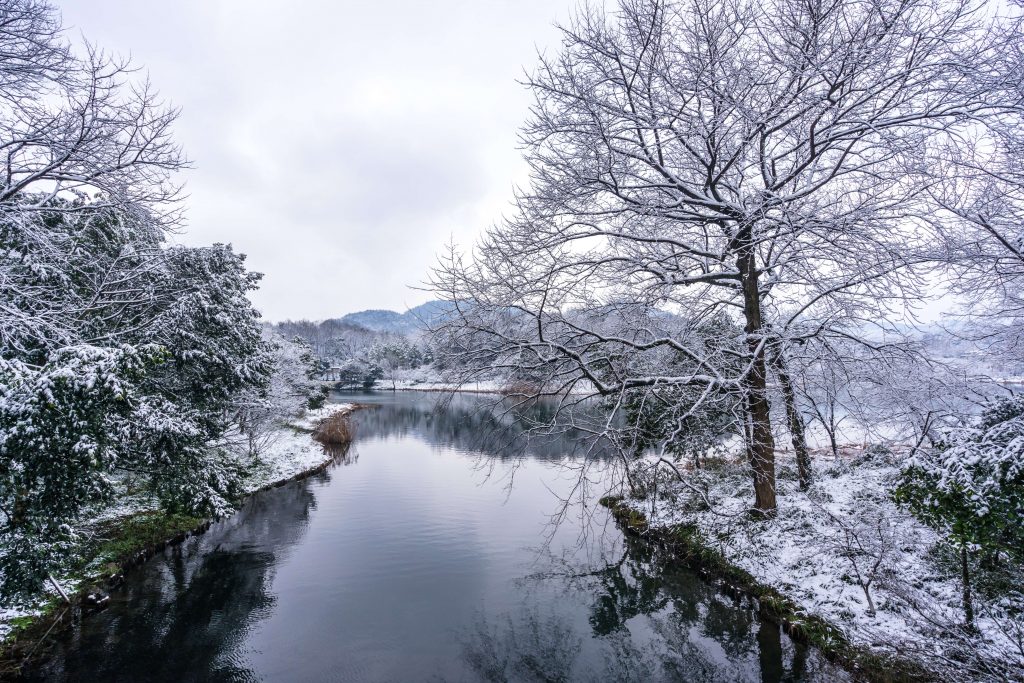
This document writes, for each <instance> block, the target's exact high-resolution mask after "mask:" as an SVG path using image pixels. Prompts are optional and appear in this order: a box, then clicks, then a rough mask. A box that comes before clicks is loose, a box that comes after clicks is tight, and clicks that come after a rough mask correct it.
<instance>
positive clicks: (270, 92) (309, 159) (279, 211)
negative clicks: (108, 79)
mask: <svg viewBox="0 0 1024 683" xmlns="http://www.w3.org/2000/svg"><path fill="white" fill-rule="evenodd" d="M60 6H61V8H62V10H63V15H64V23H65V25H66V26H67V27H69V28H71V29H72V30H73V31H74V32H75V34H76V35H77V34H79V33H80V34H82V35H84V36H85V37H86V38H87V39H89V40H90V41H92V42H94V43H97V44H98V45H100V46H101V47H103V48H105V49H107V50H110V51H112V52H116V53H119V54H122V55H129V54H130V55H131V56H132V58H133V60H134V61H135V63H137V64H138V65H139V66H142V67H144V68H145V69H146V70H147V71H148V73H149V74H150V77H151V79H152V81H153V83H154V84H155V85H156V86H157V87H158V88H159V89H160V91H161V93H162V94H163V95H164V96H165V97H166V98H167V99H169V100H170V101H172V102H173V103H174V104H175V105H177V106H179V107H181V109H182V113H181V117H180V119H179V121H178V125H177V137H178V139H179V140H180V141H181V143H182V144H183V146H184V147H185V150H186V152H187V153H188V156H189V158H190V159H191V160H192V161H193V162H194V166H195V168H194V169H193V170H191V171H189V172H187V173H186V174H185V177H184V180H185V182H186V187H187V190H188V192H189V194H190V197H189V199H188V207H189V208H188V227H187V230H186V232H185V233H184V234H182V235H181V236H180V237H179V238H178V240H179V241H181V242H184V243H187V244H209V243H212V242H229V243H231V244H233V245H234V246H235V248H236V249H237V250H238V251H241V252H243V253H245V254H247V255H248V257H249V265H250V267H251V268H253V269H254V270H258V271H261V272H263V273H264V274H265V277H264V280H263V286H262V288H261V291H260V292H258V293H256V294H255V295H254V297H253V298H254V300H255V301H256V304H257V306H258V307H259V308H260V310H261V311H263V313H264V315H265V316H266V317H267V318H269V319H271V320H281V319H284V318H299V317H306V318H329V317H336V316H339V315H342V314H344V313H347V312H351V311H355V310H360V309H364V308H393V309H397V310H404V309H405V308H406V307H408V306H414V305H416V304H419V303H422V302H423V301H424V300H426V299H427V298H429V295H428V294H426V293H424V292H421V291H416V290H412V289H410V288H409V286H410V285H417V284H419V283H421V282H422V281H423V280H424V278H425V277H426V275H427V272H428V269H429V268H430V266H431V265H432V264H433V263H434V261H435V258H436V255H437V254H438V252H439V251H440V250H441V248H442V247H443V246H444V244H445V243H446V242H447V241H448V240H449V239H450V238H454V239H455V240H456V241H457V242H458V243H460V244H463V245H465V244H468V243H471V242H472V240H473V238H474V236H475V235H476V234H477V233H478V232H479V231H480V230H481V229H483V228H485V227H487V226H488V225H490V224H491V223H493V222H494V221H495V220H496V219H497V218H498V217H500V215H501V214H502V212H504V211H505V210H506V208H507V207H508V205H509V201H510V199H511V196H512V188H513V186H514V184H515V183H517V182H519V183H521V182H522V181H523V179H524V175H525V168H524V165H523V163H522V161H521V157H520V153H519V151H518V150H517V148H516V147H517V143H516V130H517V127H518V126H519V124H520V123H521V122H522V121H523V119H524V117H525V116H526V113H527V107H528V106H529V94H528V93H527V92H526V91H525V89H524V88H523V87H522V86H521V85H520V84H519V83H517V80H520V79H521V76H522V74H523V69H524V68H532V66H533V64H534V63H535V62H536V54H537V50H538V49H544V48H551V47H554V46H555V45H556V44H557V40H558V37H557V31H556V30H555V29H554V27H553V24H554V23H555V22H556V21H564V20H565V19H566V18H567V17H568V12H569V9H568V8H569V7H570V2H569V1H568V0H475V1H474V0H432V1H430V2H426V1H423V2H418V1H415V0H391V2H369V1H368V2H354V1H352V0H343V1H340V2H338V1H329V0H292V2H288V3H280V2H261V1H258V0H244V1H243V0H175V1H174V2H151V1H149V0H143V1H140V0H63V1H62V2H60Z"/></svg>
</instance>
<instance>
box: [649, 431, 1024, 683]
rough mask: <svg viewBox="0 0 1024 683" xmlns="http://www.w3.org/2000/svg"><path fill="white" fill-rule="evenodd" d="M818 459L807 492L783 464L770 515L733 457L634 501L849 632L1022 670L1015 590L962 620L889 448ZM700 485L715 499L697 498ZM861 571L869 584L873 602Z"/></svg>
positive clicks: (879, 643) (914, 651)
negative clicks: (757, 508) (970, 628)
mask: <svg viewBox="0 0 1024 683" xmlns="http://www.w3.org/2000/svg"><path fill="white" fill-rule="evenodd" d="M868 453H869V454H870V451H868ZM816 470H817V471H816V472H815V474H816V481H815V483H814V485H813V486H812V489H811V491H810V492H808V493H801V492H800V491H799V490H798V489H797V483H796V481H794V479H795V476H792V474H791V470H790V476H787V473H786V472H785V470H783V474H782V476H781V477H780V480H779V498H778V514H777V516H776V517H775V518H774V519H771V520H767V521H754V520H752V519H751V517H750V516H749V515H748V514H746V513H747V511H748V510H749V508H750V505H751V503H752V498H753V492H752V491H751V487H750V483H749V479H747V477H746V476H745V475H744V474H743V472H742V468H741V467H739V466H738V465H734V466H723V469H722V470H720V471H718V472H717V473H715V474H713V475H711V476H710V477H709V478H708V479H707V481H708V484H707V487H708V488H707V493H706V494H704V493H698V492H696V491H694V490H693V489H692V488H690V487H689V486H687V485H686V484H684V483H682V482H679V481H678V480H676V479H675V477H674V476H673V481H671V482H663V483H662V484H661V485H660V487H661V488H662V491H661V492H660V493H659V495H658V496H657V499H658V500H657V502H653V501H652V497H648V498H647V499H644V500H637V499H634V500H632V501H630V504H631V505H632V506H633V507H635V508H637V509H639V510H642V511H643V512H644V513H645V514H646V515H647V518H648V520H649V522H650V524H651V526H653V527H664V526H672V525H677V524H687V525H692V526H696V527H697V528H698V529H699V530H700V531H701V535H702V537H703V538H704V539H705V541H706V542H708V543H710V544H711V545H713V546H715V547H717V549H718V550H719V551H720V552H721V553H722V554H723V555H724V556H725V557H726V558H727V559H728V560H729V561H730V562H731V563H732V564H734V565H737V566H739V567H741V568H742V569H744V570H746V571H748V572H750V573H751V574H752V575H753V576H754V577H755V578H756V579H757V580H758V581H759V582H760V583H763V584H767V585H770V586H773V587H775V588H776V589H778V590H779V591H780V592H782V593H783V594H785V595H787V596H788V597H790V598H791V599H793V600H795V601H796V602H797V603H798V604H800V605H801V606H802V607H803V609H805V610H806V611H807V612H809V613H813V614H816V615H818V616H820V617H822V618H824V619H826V620H827V621H829V622H830V623H832V624H833V625H835V626H837V627H839V628H840V629H842V630H843V631H844V632H845V633H846V635H847V638H848V639H849V640H850V641H852V642H854V643H857V644H860V645H867V646H869V647H871V648H872V649H874V650H876V651H881V652H886V653H891V654H897V655H902V656H907V657H909V658H911V659H916V660H918V661H925V662H927V664H928V665H929V666H932V667H934V668H937V669H943V668H947V667H948V668H950V669H953V670H959V671H960V672H962V671H963V668H962V667H963V666H964V665H963V664H962V663H961V662H951V661H949V655H950V653H952V652H960V653H963V654H965V655H966V656H968V657H969V656H970V655H971V654H974V653H977V654H978V655H980V658H979V660H978V661H976V662H973V663H972V666H977V667H980V669H978V670H975V671H974V672H973V675H974V676H977V677H978V678H979V679H980V678H981V677H983V676H984V675H985V674H986V672H985V670H984V669H985V668H986V667H987V666H989V665H993V666H994V667H995V669H996V670H998V671H1001V672H1003V673H1002V674H999V675H998V676H996V675H993V676H992V677H993V678H997V677H1002V675H1005V674H1006V672H1014V671H1016V672H1018V675H1022V676H1024V653H1022V652H1021V649H1020V646H1021V642H1020V641H1019V638H1020V634H1021V632H1020V631H1017V632H1016V634H1014V630H1015V629H1020V628H1022V627H1024V623H1022V622H1021V620H1020V617H1019V616H1018V617H1017V618H1016V621H1014V620H1013V619H1012V618H1010V617H1007V616H1006V611H1007V610H1009V611H1010V612H1013V611H1014V610H1016V611H1017V614H1020V611H1019V610H1020V608H1021V607H1022V606H1024V605H1021V604H1020V600H1021V597H1020V596H1016V600H1017V601H1018V602H1017V603H1016V604H1011V601H1012V600H1013V598H1012V597H1008V598H1005V599H1004V600H1002V604H999V605H992V604H985V603H984V601H982V600H979V599H978V598H979V596H977V595H976V596H975V598H976V601H977V602H978V603H981V604H978V605H976V608H980V612H981V613H980V614H979V616H978V619H977V625H978V627H979V630H980V635H979V636H977V637H972V636H967V635H965V634H964V633H963V632H962V631H961V630H960V629H959V628H958V626H959V625H960V624H962V623H963V609H962V601H961V600H962V591H961V583H960V581H959V575H958V574H957V572H956V570H955V568H954V567H953V566H951V565H950V564H949V563H946V564H943V563H942V562H941V561H939V557H940V555H941V553H940V541H941V539H940V538H939V536H938V535H937V534H936V532H934V531H932V530H931V529H929V528H928V527H925V526H924V525H922V524H921V523H919V522H918V521H917V520H916V519H915V518H914V517H912V516H911V515H910V514H909V513H908V512H906V511H904V510H903V509H901V508H899V507H898V506H896V505H895V504H894V503H893V502H892V500H891V498H890V495H889V491H890V488H891V486H892V485H893V482H894V481H895V479H896V476H897V474H898V471H899V470H898V466H897V464H896V462H895V461H894V460H893V459H892V456H891V455H889V456H887V455H884V454H881V453H879V454H876V455H874V456H873V457H870V456H869V455H866V454H865V452H864V451H863V450H858V451H857V452H856V453H848V454H847V455H846V456H841V457H840V458H839V459H838V460H832V459H831V458H830V459H829V460H828V461H825V462H822V461H821V460H818V461H816ZM684 476H685V475H684ZM705 495H706V496H707V499H708V500H709V501H710V502H711V504H712V505H711V508H710V510H709V509H708V508H707V506H706V505H698V504H695V502H696V501H698V500H700V499H701V498H703V497H704V496H705ZM854 561H855V562H856V565H855V564H854ZM858 576H859V577H860V579H859V580H858ZM862 583H867V584H868V586H869V592H870V594H871V598H872V600H873V602H874V604H875V607H876V611H875V613H873V614H872V613H871V611H870V610H869V607H868V602H867V597H866V596H865V592H864V589H863V588H862V585H861V584H862ZM985 662H987V664H986V663H985ZM987 673H990V674H991V672H987ZM1010 675H1011V677H1012V676H1014V674H1012V673H1011V674H1010Z"/></svg>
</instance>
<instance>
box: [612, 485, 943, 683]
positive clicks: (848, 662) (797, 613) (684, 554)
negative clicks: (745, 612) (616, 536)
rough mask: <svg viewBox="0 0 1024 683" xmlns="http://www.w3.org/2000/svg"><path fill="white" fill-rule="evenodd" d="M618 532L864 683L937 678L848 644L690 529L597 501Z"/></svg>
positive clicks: (619, 503) (615, 502) (617, 499)
mask: <svg viewBox="0 0 1024 683" xmlns="http://www.w3.org/2000/svg"><path fill="white" fill-rule="evenodd" d="M599 502H600V503H601V505H603V506H605V507H606V508H608V509H609V510H610V511H611V513H612V516H613V517H614V518H615V519H616V521H617V522H618V523H619V524H620V525H621V526H622V528H623V531H624V532H626V533H629V534H634V535H636V536H642V537H643V538H645V539H647V540H648V541H650V542H653V543H657V544H658V545H660V546H661V547H663V548H664V549H665V550H666V551H667V554H668V557H669V558H670V559H669V561H670V562H672V563H678V564H682V565H684V566H685V567H687V568H688V569H691V570H693V571H696V572H697V573H699V574H700V575H702V576H703V577H704V578H706V579H709V580H712V581H715V582H717V583H719V584H720V585H721V586H722V588H723V590H725V591H726V592H728V593H732V594H736V593H742V594H745V595H749V596H751V597H753V598H756V599H757V601H758V604H759V606H760V612H761V615H762V616H763V617H765V618H767V619H770V620H771V621H774V622H776V623H778V624H781V626H782V628H783V630H784V631H785V632H786V633H787V634H788V635H789V636H790V637H791V638H792V639H793V640H796V641H798V642H802V643H806V644H808V645H811V646H813V647H815V648H817V649H818V650H820V651H821V653H822V654H823V655H825V657H826V658H828V659H829V660H831V661H833V662H835V663H837V664H839V665H840V666H842V667H843V668H845V669H847V670H849V671H850V672H851V673H854V674H856V675H857V676H860V677H862V678H864V679H866V680H869V681H876V682H878V683H920V682H923V681H933V680H935V677H934V676H933V675H932V674H930V673H929V672H928V671H927V670H926V669H925V668H924V667H922V666H920V665H919V664H917V663H916V662H912V661H907V660H905V659H900V658H896V657H892V656H889V655H885V654H881V653H877V652H873V651H871V650H869V649H868V648H866V647H861V646H857V645H854V644H853V643H851V642H850V641H849V640H848V639H847V638H846V636H845V635H844V634H843V632H842V631H841V630H839V629H838V628H837V627H836V626H834V625H833V624H831V623H829V622H828V621H826V620H824V619H822V618H821V617H818V616H816V615H813V614H808V613H807V612H805V611H804V610H803V609H802V608H801V607H800V606H799V605H798V604H797V603H796V602H794V601H793V600H791V599H790V598H788V597H786V596H785V595H783V594H782V593H780V592H779V591H777V590H776V589H775V588H772V587H771V586H766V585H764V584H762V583H759V582H758V581H757V579H755V578H754V576H753V575H752V574H750V573H749V572H747V571H745V570H744V569H741V568H740V567H737V566H735V565H733V564H731V563H730V562H729V561H728V559H727V558H726V557H725V556H724V555H723V554H722V553H721V552H719V551H718V550H716V549H715V548H714V547H713V546H712V545H711V544H710V543H709V542H708V541H707V540H706V539H705V538H704V537H703V536H702V534H701V533H700V530H699V529H697V528H696V527H694V526H690V525H678V526H673V527H665V528H652V527H650V525H649V524H648V523H647V519H646V517H645V516H644V514H643V513H642V512H640V511H638V510H636V509H633V508H631V507H630V506H629V505H627V504H626V503H625V501H624V499H623V498H622V497H621V496H606V497H604V498H602V499H601V500H600V501H599Z"/></svg>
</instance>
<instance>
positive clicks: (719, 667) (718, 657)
mask: <svg viewBox="0 0 1024 683" xmlns="http://www.w3.org/2000/svg"><path fill="white" fill-rule="evenodd" d="M351 398H355V399H357V400H364V401H365V400H367V397H365V396H359V397H351ZM351 398H350V397H344V400H351ZM434 398H435V397H432V396H417V395H415V394H412V395H409V394H405V395H398V396H386V397H379V396H378V397H370V400H375V401H378V402H379V403H380V404H381V405H380V407H379V408H376V409H372V410H366V411H361V412H360V413H357V416H358V417H357V425H356V434H357V442H356V444H355V446H354V447H353V449H352V450H351V451H347V452H342V453H339V454H338V456H339V462H340V463H343V464H353V465H354V466H352V467H346V468H344V469H334V470H332V471H329V472H328V473H324V474H322V475H319V476H317V477H314V478H311V479H308V480H305V481H302V482H296V483H292V484H288V485H286V486H283V487H281V488H278V489H273V490H270V491H267V492H265V493H263V494H260V495H258V496H255V497H254V498H252V499H251V500H250V501H249V502H248V503H247V504H246V506H245V507H244V508H243V509H242V510H241V511H240V512H239V513H238V514H237V515H235V516H234V517H232V518H231V519H230V520H227V521H225V522H221V523H219V524H218V525H216V526H215V527H214V528H213V529H211V530H210V532H208V533H207V534H206V535H204V536H202V537H200V538H196V539H190V540H189V541H188V542H187V543H186V544H184V545H182V546H180V547H177V548H173V549H169V550H167V551H166V552H165V553H163V554H162V555H160V556H158V557H156V558H153V560H151V561H150V562H148V563H146V564H145V565H144V566H143V567H142V568H140V569H138V570H136V571H135V572H133V573H131V574H129V576H128V581H127V583H126V585H125V586H124V587H123V588H121V589H119V590H117V591H115V592H114V594H113V595H112V602H113V604H112V605H111V606H110V608H109V609H107V610H106V611H105V612H102V613H100V614H97V615H94V616H91V617H88V618H86V619H84V620H82V621H81V622H80V623H79V624H77V625H76V627H75V629H73V630H72V631H71V632H69V633H67V634H64V635H62V636H61V637H60V638H59V642H58V643H57V644H56V645H55V647H54V650H53V652H52V655H53V656H52V657H51V659H50V660H49V662H48V663H47V664H46V665H45V666H44V667H43V668H42V669H40V670H38V671H36V672H33V673H32V674H30V675H28V676H27V680H54V681H256V680H259V681H324V680H331V681H424V680H431V681H453V682H454V681H479V680H485V681H627V682H628V681H772V682H775V681H788V680H794V681H795V680H829V681H831V680H836V679H837V672H835V671H831V670H827V669H825V668H823V667H825V665H824V664H823V663H822V662H821V660H820V658H819V657H817V656H816V655H815V654H813V653H807V652H806V651H805V650H803V648H801V647H799V646H796V645H794V644H793V643H792V642H791V641H790V640H789V639H788V638H785V637H784V636H783V635H782V634H781V633H780V631H779V629H778V628H777V627H775V626H774V625H772V624H770V623H766V622H762V621H761V620H760V619H759V618H758V615H757V613H756V611H755V610H753V609H752V608H751V606H750V605H747V604H744V603H741V602H737V601H733V600H732V599H727V598H725V597H723V596H722V595H720V594H719V593H718V592H717V591H716V590H714V589H713V588H712V587H710V586H708V585H707V584H705V583H703V582H702V581H701V580H700V579H699V578H698V577H697V576H695V575H693V574H691V573H689V572H672V571H668V572H666V571H665V570H664V569H663V568H662V562H661V558H659V557H658V552H659V550H658V549H657V548H656V547H654V546H651V545H648V544H646V543H642V542H640V541H638V540H637V539H634V538H631V537H623V536H622V535H621V534H620V533H619V532H618V530H617V529H616V528H615V527H614V525H611V524H609V523H608V517H607V514H606V511H604V509H603V508H595V507H594V506H593V505H591V506H590V508H588V509H587V510H586V511H583V512H581V513H580V515H579V516H578V517H575V516H573V517H565V518H563V524H562V525H561V526H559V527H558V528H557V529H556V530H555V532H554V533H549V532H551V527H545V522H546V521H547V519H548V517H547V516H546V514H545V511H550V509H551V508H552V506H554V507H556V508H557V507H558V504H557V501H558V500H559V497H562V496H568V495H569V493H568V492H569V491H571V490H573V489H574V487H576V486H578V478H577V474H578V473H577V472H572V471H568V468H571V466H572V465H573V463H575V462H577V460H578V459H577V460H573V459H572V458H571V457H569V456H568V455H567V454H568V453H571V452H573V449H574V448H578V447H579V439H578V438H577V437H576V436H575V435H571V434H565V435H562V436H561V439H560V441H559V439H557V438H555V437H552V438H550V439H547V440H543V441H536V440H530V442H529V444H528V446H529V447H528V448H525V450H524V448H523V446H522V445H521V444H520V445H519V446H514V447H513V448H507V447H505V446H503V445H502V443H501V441H500V439H499V438H498V436H496V435H497V432H496V429H502V430H512V431H506V432H505V433H504V435H503V438H507V437H508V436H509V435H512V436H514V435H515V432H514V430H515V429H517V427H515V425H513V424H511V423H509V422H508V421H507V416H504V415H502V414H501V413H500V411H499V412H498V414H495V413H494V411H493V406H491V405H490V404H489V403H487V402H484V401H480V400H479V399H475V398H474V397H459V398H458V400H456V401H453V402H452V403H451V404H449V405H447V406H445V407H443V408H442V409H437V408H436V406H435V400H434ZM536 409H543V407H537V408H536ZM524 453H525V454H526V455H527V456H528V457H525V458H523V457H520V456H522V455H523V454H524ZM357 454H358V455H357ZM593 460H595V461H598V462H600V460H601V457H596V458H593ZM478 463H489V464H490V466H491V467H493V468H494V470H495V471H496V472H498V473H499V474H500V475H506V474H508V473H509V472H512V471H517V472H518V473H517V474H516V475H515V476H516V485H515V487H514V488H512V489H511V490H509V489H503V488H502V486H501V485H497V484H495V482H494V479H496V478H500V477H496V478H486V477H481V476H480V475H479V472H478V471H477V470H475V469H474V465H475V464H478ZM595 480H596V481H597V483H598V484H603V483H604V480H600V478H599V475H597V474H595ZM585 519H587V520H590V521H593V522H594V527H593V528H591V527H587V526H585V525H584V523H583V522H584V521H585ZM538 545H540V546H541V547H542V548H544V551H543V552H540V551H538V550H536V548H537V547H538Z"/></svg>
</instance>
